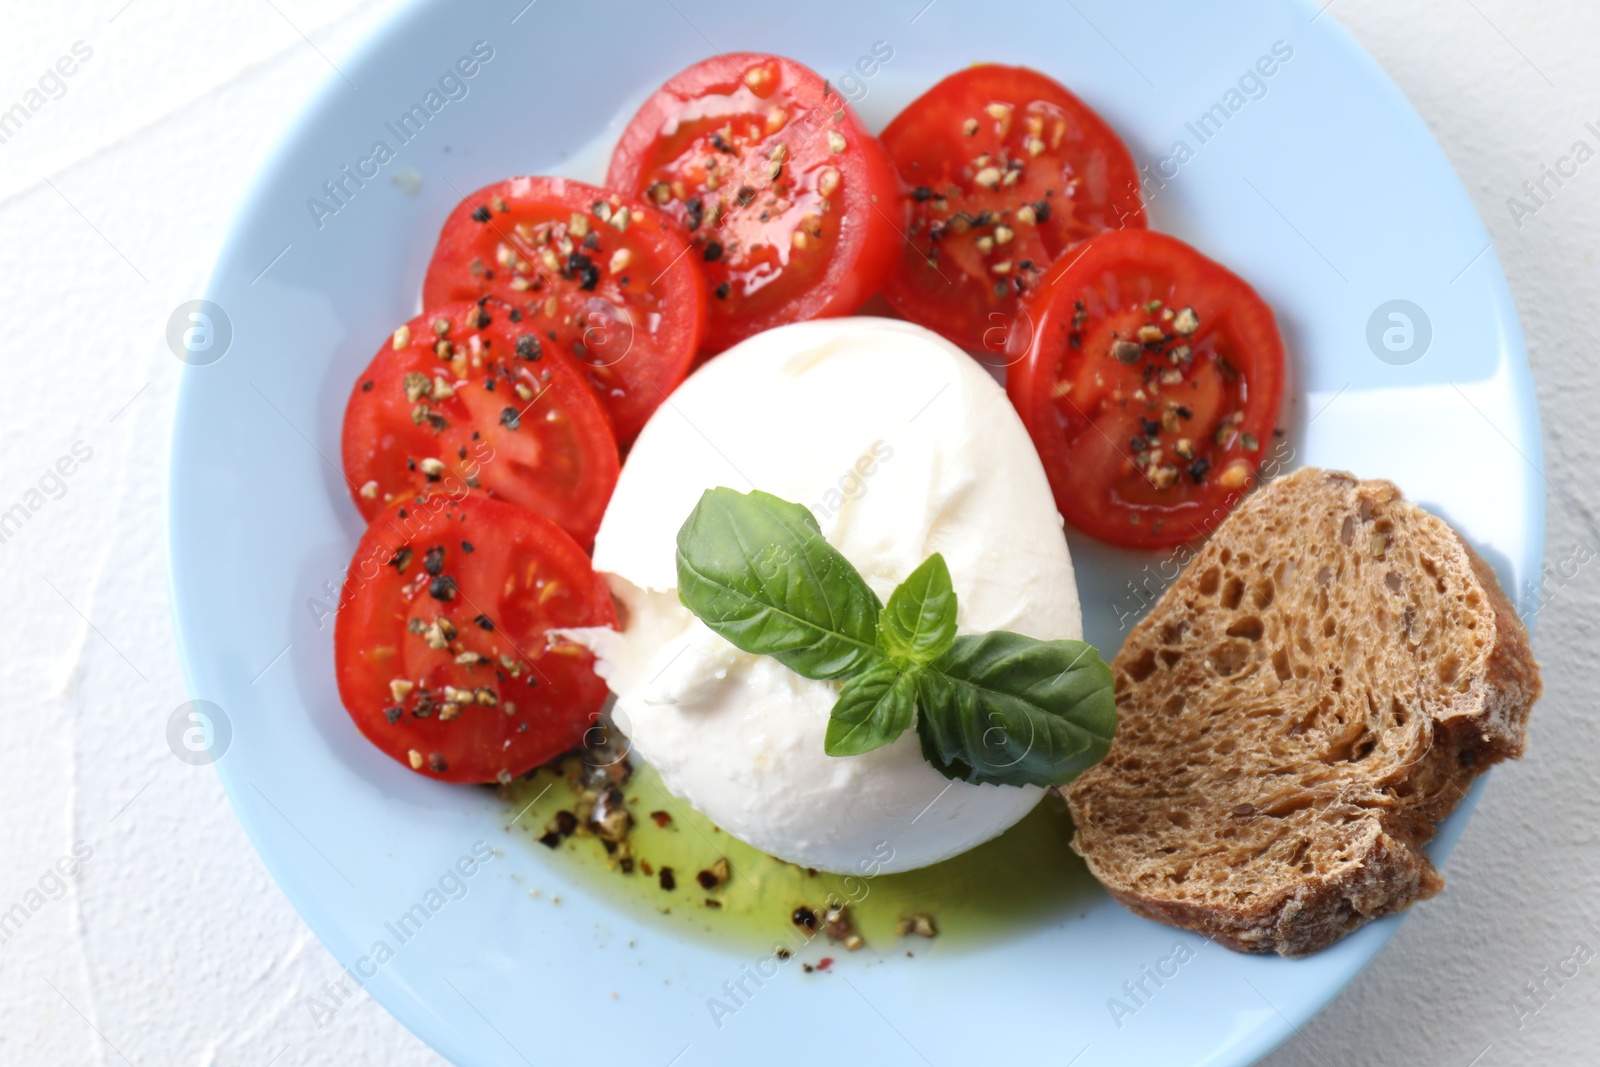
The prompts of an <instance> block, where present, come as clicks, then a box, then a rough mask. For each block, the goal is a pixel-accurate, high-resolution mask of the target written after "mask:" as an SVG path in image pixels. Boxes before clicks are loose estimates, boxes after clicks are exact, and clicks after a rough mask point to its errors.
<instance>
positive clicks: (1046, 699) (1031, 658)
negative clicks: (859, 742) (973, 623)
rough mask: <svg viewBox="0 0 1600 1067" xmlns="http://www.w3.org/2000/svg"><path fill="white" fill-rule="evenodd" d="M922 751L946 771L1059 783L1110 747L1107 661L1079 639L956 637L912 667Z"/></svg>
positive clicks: (1112, 706)
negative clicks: (924, 664)
mask: <svg viewBox="0 0 1600 1067" xmlns="http://www.w3.org/2000/svg"><path fill="white" fill-rule="evenodd" d="M917 696H918V715H917V732H918V734H919V735H920V737H921V738H922V751H923V755H924V756H925V757H926V758H927V759H928V762H929V763H932V764H933V765H934V766H935V767H936V768H938V770H939V771H940V773H942V774H944V775H945V777H947V778H960V779H963V780H965V781H968V782H979V783H992V784H995V785H1061V784H1063V783H1065V782H1069V781H1071V780H1072V779H1073V778H1076V777H1077V776H1078V775H1079V774H1080V773H1081V772H1082V771H1084V770H1085V769H1087V768H1088V767H1090V766H1092V765H1093V764H1094V763H1096V762H1097V761H1098V760H1100V758H1101V757H1103V756H1104V755H1105V754H1106V752H1107V750H1109V749H1110V747H1111V735H1112V734H1113V732H1115V730H1116V723H1117V708H1116V700H1115V698H1114V696H1113V693H1112V685H1111V668H1109V667H1107V666H1106V664H1105V662H1104V661H1103V660H1101V659H1100V655H1099V653H1097V652H1096V651H1095V649H1094V647H1093V646H1091V645H1086V644H1084V643H1083V642H1082V641H1039V640H1036V639H1034V638H1031V637H1024V636H1023V635H1021V634H1014V633H1007V632H1005V631H995V632H993V633H987V634H981V635H977V636H971V637H958V638H956V640H955V643H954V644H952V645H951V647H950V650H949V651H948V652H947V653H945V655H944V656H943V657H941V658H940V660H939V661H938V662H937V663H936V664H934V665H933V666H931V667H928V668H925V669H923V670H922V671H920V672H919V673H918V677H917Z"/></svg>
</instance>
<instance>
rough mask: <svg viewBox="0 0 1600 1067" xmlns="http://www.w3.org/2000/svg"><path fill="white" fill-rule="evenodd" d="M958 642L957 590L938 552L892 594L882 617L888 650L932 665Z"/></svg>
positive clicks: (880, 629) (880, 625)
mask: <svg viewBox="0 0 1600 1067" xmlns="http://www.w3.org/2000/svg"><path fill="white" fill-rule="evenodd" d="M955 639H956V591H955V587H954V586H952V585H951V584H950V568H949V567H947V566H946V565H945V562H944V557H943V556H941V555H939V553H937V552H935V553H934V554H933V555H931V556H929V557H928V558H927V559H925V560H923V562H922V566H920V567H918V568H917V569H916V570H914V571H912V572H911V574H910V576H909V577H907V578H906V580H905V581H903V582H901V583H900V585H899V587H898V588H897V589H895V591H894V592H893V593H891V594H890V595H889V603H888V605H887V606H886V607H885V608H884V609H883V614H881V615H879V616H878V640H879V642H880V643H881V644H882V645H883V648H884V651H886V652H888V653H889V654H890V655H891V656H900V657H902V658H904V659H908V660H910V661H911V662H913V663H932V662H933V661H934V660H936V659H938V658H939V657H940V656H942V655H944V653H945V650H946V649H948V648H949V647H950V643H951V642H952V641H954V640H955Z"/></svg>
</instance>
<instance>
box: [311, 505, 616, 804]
mask: <svg viewBox="0 0 1600 1067" xmlns="http://www.w3.org/2000/svg"><path fill="white" fill-rule="evenodd" d="M339 605H340V606H339V613H338V616H337V618H336V620H335V625H334V658H335V664H336V670H337V674H338V682H339V697H340V699H341V700H342V701H343V702H344V706H345V709H346V710H347V711H348V712H349V713H350V717H351V718H352V719H353V720H355V724H356V726H357V727H358V728H359V729H360V730H361V732H362V734H364V735H365V736H366V738H367V739H368V740H369V741H371V742H372V743H373V744H375V745H377V746H378V747H379V748H380V749H382V750H383V751H384V752H385V753H387V754H388V755H389V756H391V757H393V758H394V759H396V760H398V761H400V762H401V763H403V764H405V765H406V766H408V767H410V768H411V769H412V770H414V771H416V772H418V773H419V774H423V775H426V776H428V777H430V778H438V779H441V780H443V781H447V782H495V781H499V782H502V783H504V782H509V781H511V779H512V778H514V777H516V776H518V775H521V774H526V773H527V772H528V771H531V770H533V769H534V768H535V767H538V766H540V765H541V764H544V763H546V762H548V761H550V760H551V759H554V758H555V757H557V756H559V755H561V754H562V753H563V752H566V751H567V750H569V749H572V748H574V747H576V746H577V745H578V744H579V743H580V742H581V741H582V739H583V735H584V732H585V731H586V730H588V729H589V728H590V727H591V725H592V724H593V723H594V722H595V721H596V717H597V716H598V714H599V712H600V709H601V707H602V705H603V704H604V703H605V700H606V686H605V683H604V682H603V681H601V680H600V678H599V677H598V676H597V675H596V674H595V673H594V657H593V656H592V655H590V653H589V652H588V650H587V649H585V648H583V647H582V646H581V645H576V644H572V643H570V642H566V641H562V640H560V639H556V640H551V638H550V633H549V632H550V630H552V629H557V628H563V627H585V626H612V627H614V626H616V625H617V619H616V612H615V609H614V607H613V604H612V601H611V594H610V593H609V591H608V590H607V589H606V586H605V583H604V582H603V581H602V580H601V578H600V577H599V576H598V575H597V574H595V572H594V570H593V569H592V568H591V567H590V565H589V560H588V557H587V556H586V555H585V554H584V551H583V549H582V548H580V547H579V546H578V544H577V543H576V542H575V541H573V540H572V538H570V537H568V536H567V535H566V534H565V533H563V532H562V531H561V530H560V529H559V528H558V527H557V526H556V525H555V524H554V523H552V522H550V521H549V520H547V519H544V518H541V517H540V516H538V515H535V514H534V513H533V512H531V511H528V510H526V509H524V508H519V507H515V506H513V505H511V504H506V503H502V502H500V501H497V500H489V499H486V498H484V497H482V496H476V495H468V496H464V497H461V498H459V499H452V498H450V497H446V496H429V497H423V498H421V499H417V500H409V501H405V502H402V503H400V504H397V505H395V506H394V507H392V508H389V509H388V510H386V511H385V512H384V513H383V514H381V515H379V516H378V517H377V519H376V520H375V521H374V522H373V523H372V525H371V526H369V527H368V528H367V532H366V534H365V535H364V536H363V537H362V538H361V542H360V544H359V545H358V546H357V547H356V553H355V558H354V559H352V560H351V563H350V570H349V572H348V574H347V576H346V578H345V585H344V592H343V594H342V595H341V597H340V601H339Z"/></svg>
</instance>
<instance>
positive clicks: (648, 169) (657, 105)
mask: <svg viewBox="0 0 1600 1067" xmlns="http://www.w3.org/2000/svg"><path fill="white" fill-rule="evenodd" d="M606 184H607V185H609V186H611V187H612V188H615V189H619V190H622V191H623V192H624V193H626V194H629V195H633V196H638V197H640V198H642V199H645V200H648V201H649V202H651V203H652V204H654V205H656V206H657V207H659V208H660V209H661V210H662V211H663V212H664V213H666V214H667V215H668V216H669V217H671V218H672V219H673V220H674V221H676V222H677V223H678V224H679V225H680V226H681V228H682V230H683V232H684V233H685V234H687V236H688V239H689V240H690V242H692V246H693V247H692V251H691V252H690V253H689V256H690V257H692V258H694V259H696V260H698V261H699V263H700V266H701V269H702V271H703V273H704V275H705V282H706V286H707V289H708V291H709V292H710V293H711V296H712V299H711V311H710V320H709V322H708V324H707V328H706V338H705V342H704V347H705V348H706V350H707V351H711V352H720V351H721V350H723V349H724V348H727V347H728V346H729V345H731V344H734V343H735V342H737V341H741V340H743V339H744V338H746V337H749V336H751V335H753V334H756V333H759V332H760V331H762V330H765V329H769V328H771V327H773V326H778V325H782V324H784V323H789V322H799V321H802V320H805V319H817V318H827V317H830V316H835V315H848V314H850V313H851V312H853V311H855V310H856V309H857V308H859V307H860V306H861V305H862V304H863V303H864V302H865V301H866V299H867V298H868V297H870V296H871V295H872V294H873V293H875V292H876V291H877V290H878V288H879V286H880V285H881V284H882V282H883V280H884V277H885V276H886V275H887V273H888V271H889V269H890V267H891V266H892V265H893V263H894V260H895V258H896V256H897V252H896V249H897V247H898V246H899V244H900V241H901V231H902V230H903V228H904V214H903V210H902V209H901V207H900V203H899V196H898V193H899V185H898V182H897V181H896V179H895V175H894V168H893V167H892V166H891V165H890V164H889V161H888V158H887V157H886V156H885V155H884V152H883V149H882V147H881V146H880V145H879V144H878V141H877V139H876V138H874V137H873V136H872V134H871V133H869V132H868V131H867V129H866V127H865V126H863V125H862V124H861V122H860V120H859V119H857V118H856V116H855V113H854V111H852V110H851V109H850V107H849V106H848V105H847V104H846V103H845V101H844V98H843V97H841V96H839V94H838V93H837V92H836V91H834V90H833V89H832V88H831V87H829V86H828V85H827V83H825V82H824V81H823V80H822V78H821V77H819V76H818V75H817V74H816V73H815V72H814V71H812V70H810V69H809V68H807V67H804V66H802V65H801V64H799V63H796V62H794V61H793V60H791V59H784V58H783V57H781V56H774V55H767V54H763V53H753V52H736V53H732V54H728V55H720V56H714V57H712V58H710V59H707V60H705V61H703V62H700V63H696V64H695V65H694V66H692V67H690V68H689V69H688V70H685V71H683V72H682V73H681V74H678V75H676V76H675V77H673V78H672V79H671V80H670V81H668V82H667V83H666V84H665V85H663V86H662V87H661V88H660V89H659V90H657V91H656V93H655V94H654V95H653V96H651V97H650V99H648V100H647V101H645V103H644V106H643V107H641V108H640V109H639V112H638V114H636V115H635V116H634V117H633V119H632V121H630V122H629V123H628V127H627V129H626V130H625V131H624V132H623V134H622V139H621V140H620V141H619V142H618V143H617V149H616V152H615V153H614V154H613V155H612V157H611V169H610V171H609V173H608V174H607V175H606Z"/></svg>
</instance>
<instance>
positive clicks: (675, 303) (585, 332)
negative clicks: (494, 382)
mask: <svg viewBox="0 0 1600 1067" xmlns="http://www.w3.org/2000/svg"><path fill="white" fill-rule="evenodd" d="M683 249H684V241H683V238H682V236H681V234H680V233H679V230H678V227H677V226H676V225H674V224H673V223H672V222H670V221H669V220H668V219H667V218H666V217H665V216H663V215H662V214H661V213H660V212H658V211H655V210H654V209H652V208H650V207H649V206H647V205H645V204H643V203H641V202H639V201H638V200H635V199H632V198H628V197H623V196H619V195H617V194H616V193H614V192H611V191H609V190H606V189H599V188H596V187H595V186H593V185H584V184H583V183H582V182H572V181H567V180H565V179H563V178H511V179H509V180H507V181H503V182H498V183H496V184H494V185H490V186H487V187H485V188H483V189H479V190H478V191H477V192H475V193H473V194H472V195H471V196H469V197H467V198H466V199H465V200H463V201H462V202H461V203H460V204H459V205H457V207H456V209H455V211H453V212H452V213H451V215H450V218H449V219H448V220H446V222H445V224H444V229H443V230H442V231H441V232H440V234H439V244H438V247H437V248H435V249H434V253H433V260H432V261H431V262H430V263H429V264H428V275H427V278H426V280H425V281H424V282H423V286H422V303H423V306H424V307H435V306H438V305H441V304H448V303H451V302H454V301H461V300H477V299H479V298H480V297H484V296H492V297H495V298H498V299H500V300H503V301H505V302H506V303H507V304H509V305H510V306H512V307H514V308H516V309H518V311H519V312H520V313H521V314H522V316H523V325H524V328H525V329H527V330H529V331H532V332H534V333H535V334H537V336H538V337H539V339H540V341H541V343H542V344H543V345H544V347H545V348H546V349H547V350H555V351H558V352H560V353H562V354H563V355H569V356H572V357H573V358H575V359H577V360H578V362H580V363H582V364H583V365H584V366H585V368H586V370H587V373H588V377H589V382H590V384H591V385H593V387H594V390H595V393H596V395H598V396H599V398H600V402H601V404H603V405H604V406H605V409H606V411H607V412H608V413H609V414H610V416H611V422H612V426H613V427H614V428H615V430H616V435H617V439H618V440H619V441H621V442H622V443H623V444H624V445H626V444H628V443H630V442H631V441H632V440H633V439H634V437H635V436H637V434H638V433H639V430H640V429H641V428H642V427H643V426H644V424H645V420H647V419H648V418H649V417H650V413H651V412H653V411H655V409H656V408H657V407H658V406H659V405H660V403H661V401H662V400H664V399H666V396H667V394H668V393H670V392H672V390H673V389H675V388H677V385H678V383H679V382H681V381H683V377H684V375H686V374H688V373H689V368H690V366H691V365H692V364H693V362H694V356H695V352H696V351H697V350H698V349H699V347H700V341H701V337H702V334H703V332H704V330H705V321H706V295H705V286H704V285H703V284H702V281H701V278H700V272H699V269H698V267H697V266H696V264H695V261H694V258H693V257H691V256H686V255H683Z"/></svg>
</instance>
